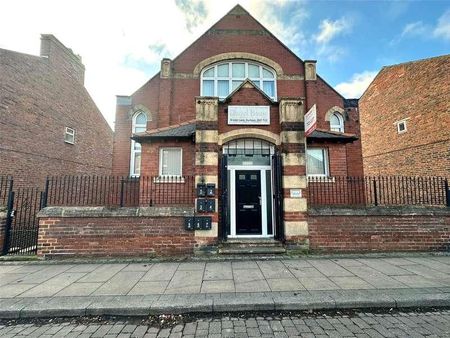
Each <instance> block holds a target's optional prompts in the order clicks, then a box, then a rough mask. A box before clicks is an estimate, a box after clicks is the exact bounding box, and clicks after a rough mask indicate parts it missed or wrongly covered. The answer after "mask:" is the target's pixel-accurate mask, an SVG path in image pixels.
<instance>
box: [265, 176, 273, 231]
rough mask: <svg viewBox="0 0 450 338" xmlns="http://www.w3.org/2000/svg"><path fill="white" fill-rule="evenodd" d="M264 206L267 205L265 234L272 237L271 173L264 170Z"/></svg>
mask: <svg viewBox="0 0 450 338" xmlns="http://www.w3.org/2000/svg"><path fill="white" fill-rule="evenodd" d="M266 205H267V234H268V235H273V229H272V173H271V171H270V170H266Z"/></svg>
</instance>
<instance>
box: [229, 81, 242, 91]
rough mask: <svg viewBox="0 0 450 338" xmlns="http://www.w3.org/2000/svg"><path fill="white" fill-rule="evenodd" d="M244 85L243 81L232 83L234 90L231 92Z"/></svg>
mask: <svg viewBox="0 0 450 338" xmlns="http://www.w3.org/2000/svg"><path fill="white" fill-rule="evenodd" d="M241 83H242V81H233V82H232V86H233V87H232V88H231V90H235V89H236V88H237V87H239V85H240V84H241Z"/></svg>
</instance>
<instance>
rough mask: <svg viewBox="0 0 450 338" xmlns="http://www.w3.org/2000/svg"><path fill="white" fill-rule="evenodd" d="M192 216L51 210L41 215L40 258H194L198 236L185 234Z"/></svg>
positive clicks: (178, 211)
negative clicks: (187, 218)
mask: <svg viewBox="0 0 450 338" xmlns="http://www.w3.org/2000/svg"><path fill="white" fill-rule="evenodd" d="M63 210H64V213H65V216H64V217H63V216H62V215H63ZM192 212H193V209H192V208H186V209H183V208H141V209H137V208H121V209H118V210H116V211H114V210H108V209H104V208H55V207H53V208H47V209H44V210H42V211H41V212H40V215H39V239H38V255H39V256H42V257H47V258H51V257H54V258H58V257H68V256H77V257H83V256H152V255H159V256H167V255H186V254H193V253H194V250H195V249H196V247H197V246H198V245H197V243H196V241H195V238H194V233H193V232H188V231H186V230H184V216H185V215H190V214H192ZM68 213H70V215H71V216H67V214H68ZM138 214H139V216H137V215H138Z"/></svg>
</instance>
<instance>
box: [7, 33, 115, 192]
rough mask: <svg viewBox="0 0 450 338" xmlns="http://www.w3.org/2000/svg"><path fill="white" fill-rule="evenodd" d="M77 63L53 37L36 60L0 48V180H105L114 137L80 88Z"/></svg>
mask: <svg viewBox="0 0 450 338" xmlns="http://www.w3.org/2000/svg"><path fill="white" fill-rule="evenodd" d="M84 72H85V68H84V65H83V64H82V62H81V58H80V57H79V56H77V55H75V54H74V53H73V52H72V50H70V49H69V48H67V47H65V46H64V45H63V44H62V43H61V42H59V41H58V40H57V39H56V38H55V37H54V36H53V35H42V36H41V52H40V56H35V55H28V54H22V53H18V52H15V51H10V50H5V49H0V175H12V176H13V177H14V186H15V187H20V186H42V185H43V183H44V181H45V177H46V176H52V175H54V176H60V175H78V174H91V175H92V174H93V175H109V174H110V173H111V161H112V138H113V133H112V130H111V128H110V127H109V126H108V124H107V122H106V120H105V119H104V118H103V116H102V114H101V113H100V111H99V110H98V108H97V107H96V105H95V103H94V102H93V100H92V99H91V97H90V95H89V93H88V92H87V90H86V88H85V87H84Z"/></svg>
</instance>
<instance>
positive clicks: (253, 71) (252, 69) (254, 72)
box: [248, 64, 260, 78]
mask: <svg viewBox="0 0 450 338" xmlns="http://www.w3.org/2000/svg"><path fill="white" fill-rule="evenodd" d="M248 77H250V78H252V77H258V78H259V77H260V75H259V66H257V65H252V64H249V65H248Z"/></svg>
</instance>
